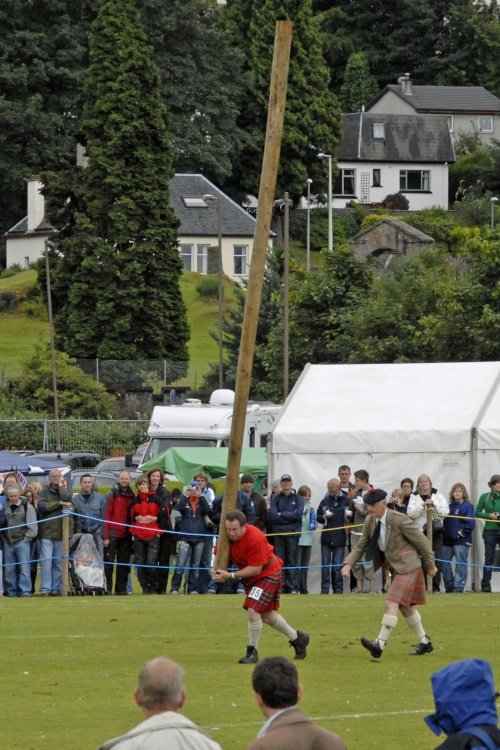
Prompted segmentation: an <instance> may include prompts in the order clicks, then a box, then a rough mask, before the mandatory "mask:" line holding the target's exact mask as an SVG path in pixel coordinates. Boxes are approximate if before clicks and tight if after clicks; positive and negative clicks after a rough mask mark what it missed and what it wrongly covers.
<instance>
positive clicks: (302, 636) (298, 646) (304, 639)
mask: <svg viewBox="0 0 500 750" xmlns="http://www.w3.org/2000/svg"><path fill="white" fill-rule="evenodd" d="M309 640H310V638H309V635H308V634H307V633H303V632H302V631H301V630H297V638H296V639H295V640H294V641H288V642H289V644H290V646H291V647H292V648H293V650H294V651H295V656H294V657H293V658H294V659H298V660H300V659H305V658H306V656H307V644H308V643H309Z"/></svg>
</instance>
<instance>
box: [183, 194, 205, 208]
mask: <svg viewBox="0 0 500 750" xmlns="http://www.w3.org/2000/svg"><path fill="white" fill-rule="evenodd" d="M182 201H183V203H184V205H185V206H187V207H188V208H208V203H206V202H205V201H204V200H203V198H202V196H201V195H200V196H188V195H183V196H182Z"/></svg>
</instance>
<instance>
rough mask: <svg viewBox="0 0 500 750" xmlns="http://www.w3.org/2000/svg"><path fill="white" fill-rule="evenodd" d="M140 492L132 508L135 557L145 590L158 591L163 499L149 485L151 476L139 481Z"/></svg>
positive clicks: (155, 592)
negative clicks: (159, 518)
mask: <svg viewBox="0 0 500 750" xmlns="http://www.w3.org/2000/svg"><path fill="white" fill-rule="evenodd" d="M136 487H137V496H136V498H135V499H134V502H133V503H132V507H131V508H130V523H131V524H132V539H133V549H134V558H135V562H136V564H137V577H138V579H139V583H140V584H141V588H142V593H143V594H157V593H158V551H159V547H160V536H159V535H160V531H159V529H160V523H159V521H158V516H159V515H160V512H161V510H162V507H161V501H160V499H159V498H158V497H157V496H156V494H155V491H154V490H150V489H149V484H148V478H147V477H146V476H141V477H139V478H138V479H137V481H136Z"/></svg>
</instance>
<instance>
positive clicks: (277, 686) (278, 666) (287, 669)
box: [252, 656, 299, 708]
mask: <svg viewBox="0 0 500 750" xmlns="http://www.w3.org/2000/svg"><path fill="white" fill-rule="evenodd" d="M252 687H253V689H254V691H255V692H256V693H258V694H259V695H260V697H261V698H262V700H263V701H264V703H265V705H266V706H268V707H269V708H288V707H289V706H296V705H297V703H298V700H299V676H298V674H297V669H296V667H295V665H294V664H292V662H291V661H289V660H288V659H284V658H283V657H282V656H270V657H268V658H267V659H263V660H262V661H261V662H259V663H258V664H257V666H256V667H255V669H254V671H253V674H252Z"/></svg>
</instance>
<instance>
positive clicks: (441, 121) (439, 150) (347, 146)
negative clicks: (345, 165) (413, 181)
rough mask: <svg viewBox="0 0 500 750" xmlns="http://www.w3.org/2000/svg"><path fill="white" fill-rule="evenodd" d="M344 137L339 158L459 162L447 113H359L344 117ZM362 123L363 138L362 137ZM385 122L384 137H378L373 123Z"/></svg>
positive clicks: (341, 159) (416, 162)
mask: <svg viewBox="0 0 500 750" xmlns="http://www.w3.org/2000/svg"><path fill="white" fill-rule="evenodd" d="M343 120H344V136H343V138H342V141H341V143H340V146H339V149H338V154H337V160H338V161H370V162H396V163H398V162H410V163H414V164H418V163H429V162H431V163H437V164H444V163H445V162H454V161H455V152H454V150H453V145H452V142H451V136H450V132H449V130H448V121H447V118H446V117H445V116H442V115H441V116H439V115H379V114H370V113H369V112H364V113H362V112H355V113H353V114H347V115H344V116H343ZM360 123H361V139H360ZM374 123H382V124H383V126H384V135H385V137H384V139H381V138H374V136H373V124H374Z"/></svg>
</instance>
